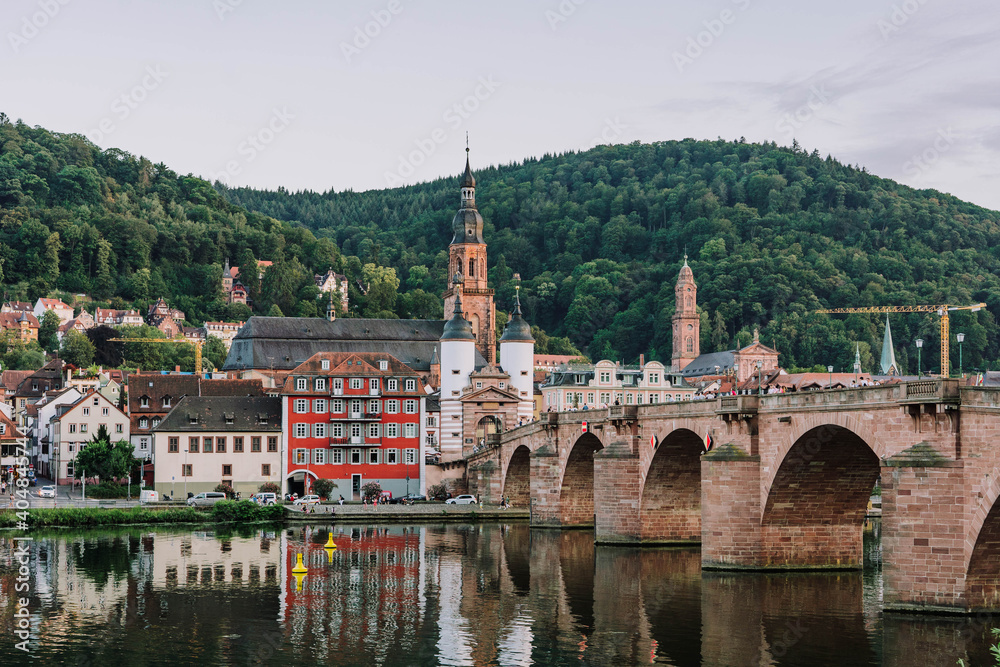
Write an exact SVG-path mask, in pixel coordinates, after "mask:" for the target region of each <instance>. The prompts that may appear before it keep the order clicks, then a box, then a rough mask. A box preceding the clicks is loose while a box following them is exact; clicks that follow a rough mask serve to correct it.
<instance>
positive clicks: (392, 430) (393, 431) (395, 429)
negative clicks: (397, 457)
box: [385, 424, 399, 438]
mask: <svg viewBox="0 0 1000 667" xmlns="http://www.w3.org/2000/svg"><path fill="white" fill-rule="evenodd" d="M385 437H387V438H398V437H399V424H386V425H385Z"/></svg>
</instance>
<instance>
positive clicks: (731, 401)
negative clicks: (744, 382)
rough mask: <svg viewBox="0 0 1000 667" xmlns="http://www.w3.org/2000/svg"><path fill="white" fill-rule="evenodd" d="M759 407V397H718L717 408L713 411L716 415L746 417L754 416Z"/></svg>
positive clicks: (746, 395)
mask: <svg viewBox="0 0 1000 667" xmlns="http://www.w3.org/2000/svg"><path fill="white" fill-rule="evenodd" d="M759 405H760V397H759V396H754V395H750V394H741V395H738V396H720V397H719V406H718V407H717V408H716V409H715V414H718V415H748V414H756V412H757V408H758V407H759Z"/></svg>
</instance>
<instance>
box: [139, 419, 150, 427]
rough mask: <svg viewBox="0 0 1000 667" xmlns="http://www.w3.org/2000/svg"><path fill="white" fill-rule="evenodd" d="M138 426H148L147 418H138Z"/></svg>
mask: <svg viewBox="0 0 1000 667" xmlns="http://www.w3.org/2000/svg"><path fill="white" fill-rule="evenodd" d="M139 428H149V420H148V419H146V418H145V417H143V418H142V419H140V420H139Z"/></svg>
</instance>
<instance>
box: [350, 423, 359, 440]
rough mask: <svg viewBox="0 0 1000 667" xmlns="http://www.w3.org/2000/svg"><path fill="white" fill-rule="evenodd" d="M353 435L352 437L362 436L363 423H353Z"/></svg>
mask: <svg viewBox="0 0 1000 667" xmlns="http://www.w3.org/2000/svg"><path fill="white" fill-rule="evenodd" d="M351 437H352V438H360V437H361V424H351Z"/></svg>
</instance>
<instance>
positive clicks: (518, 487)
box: [503, 445, 531, 509]
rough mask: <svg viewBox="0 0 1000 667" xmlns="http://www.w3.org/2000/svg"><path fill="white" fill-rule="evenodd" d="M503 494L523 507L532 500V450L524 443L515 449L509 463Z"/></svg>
mask: <svg viewBox="0 0 1000 667" xmlns="http://www.w3.org/2000/svg"><path fill="white" fill-rule="evenodd" d="M503 495H504V496H506V497H507V498H508V500H510V503H511V505H513V506H514V507H518V508H522V509H523V508H526V507H527V506H528V503H529V502H530V501H531V451H530V450H529V449H528V448H527V447H525V446H524V445H521V446H520V447H518V448H517V449H515V450H514V453H513V454H512V455H511V457H510V462H509V463H508V464H507V474H506V476H505V477H504V480H503Z"/></svg>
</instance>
